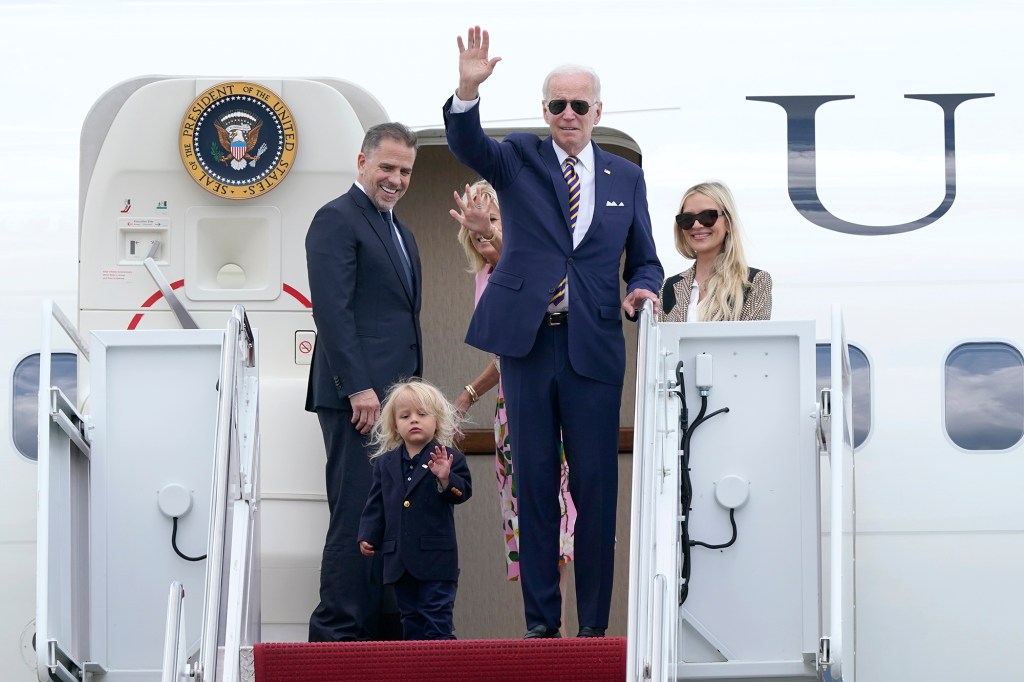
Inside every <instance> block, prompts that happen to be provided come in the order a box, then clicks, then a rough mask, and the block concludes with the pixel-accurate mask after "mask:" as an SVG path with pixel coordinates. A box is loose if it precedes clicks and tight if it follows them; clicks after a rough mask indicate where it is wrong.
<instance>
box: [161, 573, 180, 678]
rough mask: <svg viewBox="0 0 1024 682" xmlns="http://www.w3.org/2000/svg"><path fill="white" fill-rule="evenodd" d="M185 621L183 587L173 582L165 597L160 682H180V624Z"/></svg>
mask: <svg viewBox="0 0 1024 682" xmlns="http://www.w3.org/2000/svg"><path fill="white" fill-rule="evenodd" d="M184 619H185V587H184V586H183V585H182V584H181V583H180V582H178V581H177V580H175V581H174V582H172V583H171V588H170V590H169V592H168V595H167V624H166V626H165V627H164V661H163V667H162V668H161V670H162V671H163V672H162V675H161V676H160V682H181V674H182V672H184V671H183V670H182V664H183V662H184V661H183V658H184V656H182V653H183V652H184V642H183V641H182V634H183V630H182V623H183V622H184Z"/></svg>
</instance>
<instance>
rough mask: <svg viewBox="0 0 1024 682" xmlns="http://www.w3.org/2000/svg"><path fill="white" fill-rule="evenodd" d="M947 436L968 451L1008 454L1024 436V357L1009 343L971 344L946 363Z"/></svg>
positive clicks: (947, 359) (951, 355)
mask: <svg viewBox="0 0 1024 682" xmlns="http://www.w3.org/2000/svg"><path fill="white" fill-rule="evenodd" d="M944 393H945V396H944V404H945V413H946V414H945V421H946V433H947V434H949V437H950V439H952V441H953V442H954V443H956V444H957V445H959V446H960V447H962V448H963V449H965V450H1006V449H1008V448H1011V447H1013V446H1014V445H1016V444H1017V443H1018V442H1020V439H1021V437H1024V356H1021V353H1020V351H1018V350H1017V349H1016V348H1014V347H1013V346H1011V345H1009V344H1006V343H997V342H992V343H965V344H962V345H960V346H957V347H956V348H954V349H953V350H952V351H951V352H950V354H949V357H947V358H946V367H945V385H944Z"/></svg>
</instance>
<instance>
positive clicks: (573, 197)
mask: <svg viewBox="0 0 1024 682" xmlns="http://www.w3.org/2000/svg"><path fill="white" fill-rule="evenodd" d="M578 162H579V159H577V158H576V157H575V156H569V157H567V158H566V159H565V169H564V170H563V171H562V177H563V178H565V184H567V185H568V186H569V231H570V232H575V231H576V217H577V216H579V214H580V176H579V175H577V174H576V164H577V163H578ZM568 281H569V275H568V273H566V276H565V277H563V278H562V281H561V282H559V283H558V286H557V287H555V293H554V295H553V296H552V297H551V305H558V304H560V303H561V302H562V301H563V300H565V288H566V284H567V283H568Z"/></svg>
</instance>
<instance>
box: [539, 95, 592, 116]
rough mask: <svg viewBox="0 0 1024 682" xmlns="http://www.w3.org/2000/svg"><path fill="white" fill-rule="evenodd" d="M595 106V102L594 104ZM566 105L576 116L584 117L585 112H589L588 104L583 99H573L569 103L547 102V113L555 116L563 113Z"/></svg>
mask: <svg viewBox="0 0 1024 682" xmlns="http://www.w3.org/2000/svg"><path fill="white" fill-rule="evenodd" d="M594 104H597V102H594ZM566 105H568V106H570V107H572V110H573V111H575V112H576V115H577V116H586V115H587V112H588V111H590V102H588V101H586V100H585V99H574V100H572V101H571V102H569V101H566V100H564V99H553V100H551V101H550V102H548V111H550V112H551V113H552V114H554V115H555V116H558V115H559V114H560V113H562V112H563V111H565V107H566Z"/></svg>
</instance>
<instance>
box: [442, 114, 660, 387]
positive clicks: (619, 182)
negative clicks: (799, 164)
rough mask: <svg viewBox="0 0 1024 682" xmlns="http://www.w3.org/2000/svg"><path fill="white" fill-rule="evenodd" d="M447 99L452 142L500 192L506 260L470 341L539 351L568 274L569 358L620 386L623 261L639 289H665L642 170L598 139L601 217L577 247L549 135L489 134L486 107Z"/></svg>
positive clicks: (519, 352)
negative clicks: (465, 107)
mask: <svg viewBox="0 0 1024 682" xmlns="http://www.w3.org/2000/svg"><path fill="white" fill-rule="evenodd" d="M451 103H452V100H451V99H449V100H448V102H447V103H446V104H445V106H444V121H445V130H446V132H447V136H448V146H449V147H450V148H451V150H452V152H453V153H454V154H455V157H456V158H457V159H459V161H461V162H462V163H464V164H466V165H467V166H469V167H470V168H472V169H473V170H474V171H476V172H477V173H479V174H480V175H481V177H483V178H484V179H485V180H487V181H488V182H490V183H491V184H492V185H493V186H494V188H495V190H497V192H498V199H499V202H500V205H501V220H502V226H503V229H502V242H503V246H502V254H501V260H500V261H499V262H498V265H497V267H496V268H495V270H494V272H493V273H492V274H491V277H490V280H489V281H488V285H487V289H486V290H485V291H484V293H483V296H482V297H481V298H480V302H479V303H478V304H477V306H476V311H475V312H474V314H473V319H472V321H471V322H470V326H469V331H468V332H467V334H466V342H467V343H469V344H471V345H473V346H476V347H477V348H480V349H482V350H485V351H488V352H491V353H497V354H499V355H507V356H509V357H523V356H525V355H526V354H527V353H529V351H530V349H531V348H533V344H534V341H535V339H536V336H537V330H538V329H539V328H540V325H541V322H542V320H543V317H544V313H545V312H546V311H547V308H548V303H549V301H550V300H551V295H552V293H554V290H555V286H556V285H557V284H558V282H559V281H560V280H561V279H562V277H563V276H564V275H565V274H566V273H568V275H569V313H570V315H569V319H570V322H569V328H568V333H569V359H570V362H571V363H572V367H573V369H574V370H575V371H576V372H577V373H578V374H581V375H583V376H585V377H589V378H591V379H595V380H597V381H601V382H604V383H609V384H621V383H622V379H623V375H624V373H625V367H626V356H625V343H624V340H623V335H622V313H621V307H620V306H621V303H622V300H621V295H620V292H619V281H618V274H619V265H620V262H621V261H622V255H623V253H625V261H624V263H622V265H623V275H622V277H623V279H624V280H625V281H626V284H627V293H628V292H630V291H633V290H634V289H647V290H648V291H652V292H654V293H657V292H658V291H660V290H661V284H662V280H663V279H664V271H663V270H662V267H661V262H660V261H659V260H658V254H657V251H656V249H655V246H654V237H653V235H652V233H651V218H650V213H649V212H648V208H647V187H646V185H645V183H644V176H643V171H641V170H640V167H639V166H637V165H636V164H633V163H630V162H629V161H626V160H625V159H623V158H621V157H619V156H615V155H614V154H609V153H607V152H605V151H603V150H602V149H601V148H600V147H598V146H597V145H596V144H595V145H594V162H595V174H596V175H595V183H594V184H595V188H594V192H595V196H594V199H595V201H594V217H593V220H592V221H591V224H590V229H589V230H588V231H587V234H586V236H585V237H584V239H583V241H582V242H581V243H580V245H579V247H578V248H576V249H575V250H574V249H573V244H572V234H571V232H570V228H569V208H568V207H569V190H568V187H567V186H566V184H565V180H564V179H563V178H562V170H561V168H560V166H559V164H558V159H557V157H556V156H555V150H554V143H553V141H552V139H551V138H550V137H548V138H545V139H541V138H539V137H537V136H536V135H531V134H526V133H513V134H511V135H509V136H508V137H506V138H505V139H504V141H502V142H500V143H499V142H497V141H495V140H492V139H491V138H489V137H487V135H486V134H484V132H483V129H482V128H481V126H480V106H479V105H477V106H475V107H473V108H472V109H470V110H469V111H467V112H465V113H461V114H452V113H451V111H450V110H451Z"/></svg>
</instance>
